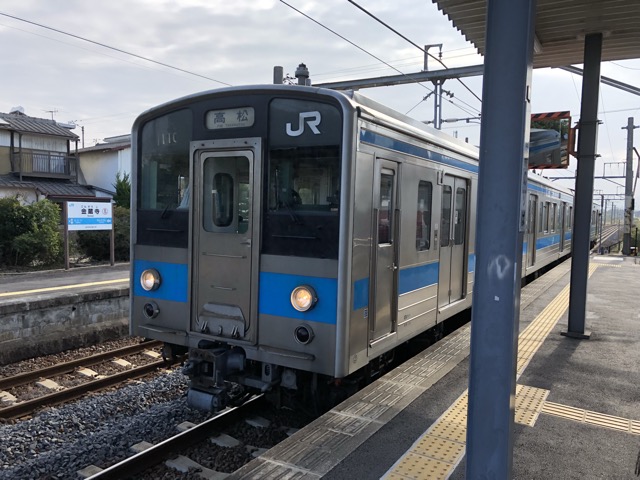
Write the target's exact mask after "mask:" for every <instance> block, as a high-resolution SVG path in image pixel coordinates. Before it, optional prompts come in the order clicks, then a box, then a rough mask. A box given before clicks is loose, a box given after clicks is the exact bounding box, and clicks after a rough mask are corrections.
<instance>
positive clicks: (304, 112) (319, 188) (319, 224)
mask: <svg viewBox="0 0 640 480" xmlns="http://www.w3.org/2000/svg"><path fill="white" fill-rule="evenodd" d="M341 126H342V120H341V116H340V113H339V110H338V109H337V108H336V107H334V106H331V105H327V104H322V103H318V102H309V101H303V100H294V99H276V100H274V101H272V102H271V106H270V133H269V140H270V142H269V151H268V155H267V162H268V164H267V168H266V172H265V176H266V178H265V181H266V185H267V193H266V197H267V198H266V204H265V212H264V217H263V222H264V223H263V227H264V231H263V242H262V247H263V248H262V250H263V253H268V254H273V255H291V256H301V257H316V258H338V234H339V230H338V225H339V211H340V201H339V200H340V170H341V161H340V157H341V153H340V152H341V148H340V144H341V130H342V128H341Z"/></svg>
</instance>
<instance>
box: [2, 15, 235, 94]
mask: <svg viewBox="0 0 640 480" xmlns="http://www.w3.org/2000/svg"><path fill="white" fill-rule="evenodd" d="M0 15H2V16H4V17H8V18H13V19H14V20H18V21H20V22H24V23H28V24H31V25H35V26H36V27H40V28H44V29H47V30H51V31H52V32H56V33H59V34H61V35H67V36H69V37H72V38H76V39H78V40H82V41H83V42H88V43H92V44H94V45H98V46H100V47H103V48H108V49H110V50H114V51H116V52H120V53H123V54H125V55H130V56H132V57H135V58H139V59H141V60H144V61H146V62H151V63H155V64H156V65H162V66H163V67H166V68H170V69H173V70H177V71H179V72H182V73H186V74H188V75H193V76H196V77H200V78H204V79H206V80H211V81H212V82H216V83H220V84H221V85H226V86H228V87H230V86H232V85H231V84H230V83H226V82H223V81H221V80H216V79H215V78H211V77H207V76H206V75H201V74H199V73H195V72H191V71H189V70H185V69H184V68H180V67H174V66H173V65H169V64H168V63H163V62H159V61H157V60H153V59H152V58H148V57H144V56H142V55H138V54H136V53H132V52H127V51H126V50H122V49H120V48H117V47H112V46H111V45H107V44H105V43H101V42H97V41H95V40H91V39H89V38H86V37H82V36H80V35H75V34H73V33H69V32H65V31H64V30H59V29H57V28H53V27H49V26H47V25H43V24H42V23H37V22H34V21H31V20H27V19H25V18H20V17H16V16H15V15H9V14H8V13H4V12H0Z"/></svg>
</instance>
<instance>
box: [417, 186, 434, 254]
mask: <svg viewBox="0 0 640 480" xmlns="http://www.w3.org/2000/svg"><path fill="white" fill-rule="evenodd" d="M432 197H433V185H432V183H431V182H425V181H424V180H420V183H419V184H418V213H417V218H416V250H418V251H419V252H422V251H424V250H429V246H430V244H431V203H432Z"/></svg>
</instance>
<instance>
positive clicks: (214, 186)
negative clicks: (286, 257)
mask: <svg viewBox="0 0 640 480" xmlns="http://www.w3.org/2000/svg"><path fill="white" fill-rule="evenodd" d="M230 143H234V142H232V141H230ZM259 158H260V150H259V140H257V141H256V145H255V148H247V147H246V146H245V148H242V149H240V148H238V149H231V148H230V149H226V150H201V151H199V152H197V153H196V158H195V165H194V172H196V174H195V178H194V180H195V181H194V191H195V193H196V195H195V196H194V218H193V232H194V242H193V253H192V255H193V265H194V267H193V268H194V272H193V284H192V291H193V293H194V294H195V305H194V317H195V318H194V322H193V325H192V329H193V330H195V331H196V332H202V333H206V334H208V335H214V336H217V337H221V338H225V339H236V340H240V341H242V340H244V341H252V342H255V341H256V340H257V338H256V335H257V333H256V329H255V328H254V329H251V330H250V326H251V316H252V314H254V315H255V309H256V308H257V307H256V302H257V296H256V294H257V292H256V287H255V285H256V281H255V280H256V276H257V258H255V257H256V253H257V252H256V249H255V247H254V246H253V243H254V239H253V232H257V231H258V225H257V224H256V223H257V222H258V221H259V214H258V211H259V210H258V209H259V207H258V206H256V205H255V200H256V199H257V198H259V193H258V191H257V187H256V185H259V182H257V181H254V180H255V179H256V178H258V175H259V172H256V171H255V170H256V168H255V164H256V159H259Z"/></svg>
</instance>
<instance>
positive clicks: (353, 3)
mask: <svg viewBox="0 0 640 480" xmlns="http://www.w3.org/2000/svg"><path fill="white" fill-rule="evenodd" d="M347 1H348V2H349V3H350V4H352V5H353V6H355V7H357V8H359V9H360V10H362V11H363V12H364V13H366V14H367V15H369V16H370V17H371V18H373V19H374V20H375V21H376V22H378V23H381V24H382V25H384V26H385V27H387V28H388V29H389V30H391V31H392V32H393V33H395V34H396V35H398V36H400V37H401V38H403V39H404V40H406V41H407V42H409V43H410V44H411V45H413V46H414V47H416V48H417V49H419V50H420V51H422V52H423V53H425V54H427V55H429V56H430V57H431V58H433V59H434V60H435V61H437V62H438V63H440V65H442V66H443V67H444V68H447V66H446V65H445V64H444V62H443V61H442V60H440V59H439V58H437V57H435V56H433V55H432V54H430V53H429V52H428V51H427V50H425V49H424V48H423V47H421V46H420V45H418V44H417V43H415V42H414V41H412V40H410V39H408V38H407V37H405V36H404V35H403V34H401V33H400V32H399V31H397V30H396V29H395V28H393V27H391V26H390V25H388V24H386V23H385V22H383V21H382V20H380V19H379V18H378V17H376V16H375V15H374V14H373V13H371V12H369V11H368V10H367V9H366V8H364V7H361V6H360V5H358V4H357V3H356V2H354V1H353V0H347ZM456 80H458V82H460V84H461V85H462V86H463V87H464V88H466V89H467V90H468V91H469V93H471V95H473V96H474V97H476V99H478V101H479V102H480V103H482V99H481V98H480V97H479V96H478V95H476V94H475V92H474V91H473V90H471V89H470V88H469V87H467V85H466V84H465V83H464V82H463V81H462V80H460V79H459V78H456ZM469 106H471V105H469ZM472 108H473V107H472Z"/></svg>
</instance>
